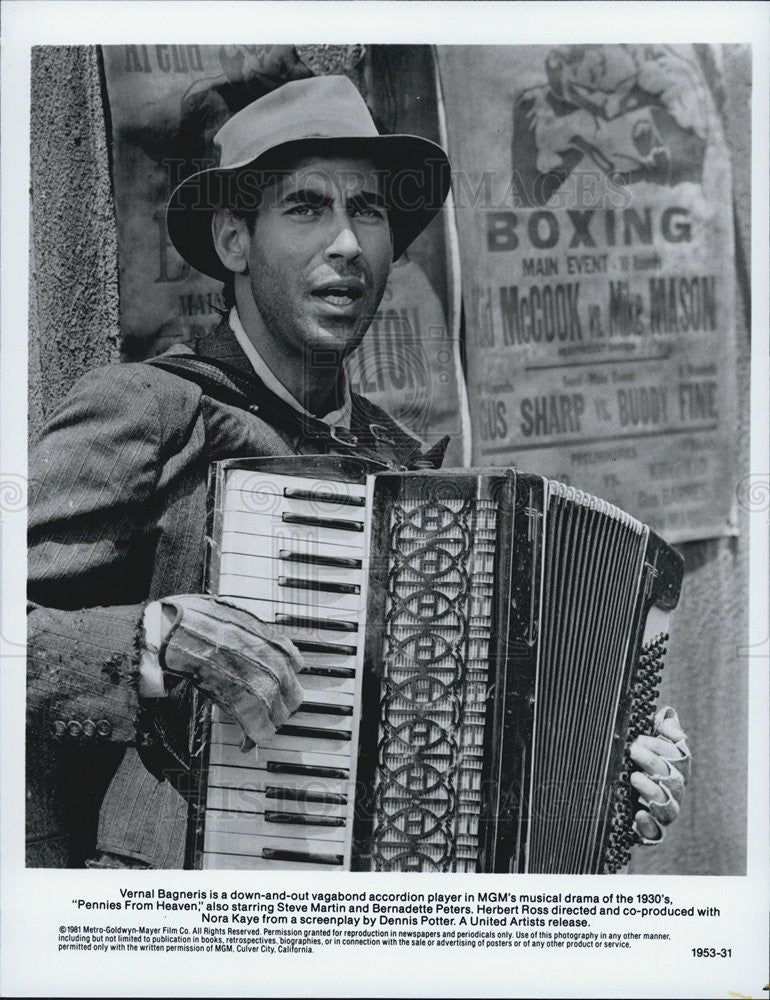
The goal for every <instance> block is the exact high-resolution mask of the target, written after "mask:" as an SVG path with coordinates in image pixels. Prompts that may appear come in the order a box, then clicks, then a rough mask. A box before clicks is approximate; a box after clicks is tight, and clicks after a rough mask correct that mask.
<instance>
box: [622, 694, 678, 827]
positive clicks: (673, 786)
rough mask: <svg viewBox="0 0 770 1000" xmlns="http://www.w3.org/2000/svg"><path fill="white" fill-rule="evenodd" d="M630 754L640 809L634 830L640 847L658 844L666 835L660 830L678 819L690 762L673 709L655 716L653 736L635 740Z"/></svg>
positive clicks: (662, 710)
mask: <svg viewBox="0 0 770 1000" xmlns="http://www.w3.org/2000/svg"><path fill="white" fill-rule="evenodd" d="M630 753H631V760H632V761H633V762H634V764H636V766H637V768H639V770H638V771H634V772H633V774H632V775H631V784H632V785H633V787H634V788H635V790H636V792H637V793H638V795H639V804H640V805H641V806H642V808H641V809H640V810H639V811H638V812H637V813H636V816H635V817H634V829H635V830H636V833H637V834H638V836H639V841H640V843H642V844H659V843H660V842H661V841H662V840H663V837H664V835H665V830H664V829H663V828H664V827H665V826H668V824H669V823H671V822H673V820H675V819H676V817H677V816H678V815H679V803H680V802H681V800H682V793H683V791H684V786H685V785H686V784H687V779H688V778H689V775H690V761H691V759H692V757H691V754H690V750H689V748H688V746H687V737H686V736H685V734H684V732H683V731H682V728H681V726H680V724H679V716H678V715H677V714H676V712H675V711H674V709H673V708H664V709H661V711H660V712H658V714H657V715H656V716H655V725H654V735H653V736H639V737H637V739H635V740H634V742H633V743H632V744H631V751H630Z"/></svg>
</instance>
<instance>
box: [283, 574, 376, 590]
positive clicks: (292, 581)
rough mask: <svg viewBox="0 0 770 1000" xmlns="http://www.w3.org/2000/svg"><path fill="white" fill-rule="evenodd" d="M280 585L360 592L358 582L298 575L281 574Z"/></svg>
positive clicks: (295, 587) (300, 588)
mask: <svg viewBox="0 0 770 1000" xmlns="http://www.w3.org/2000/svg"><path fill="white" fill-rule="evenodd" d="M278 586H279V587H293V588H294V589H295V590H318V591H321V592H322V593H324V594H360V593H361V588H360V586H359V585H358V584H357V583H336V582H332V581H330V580H303V579H302V578H301V577H296V576H279V577H278Z"/></svg>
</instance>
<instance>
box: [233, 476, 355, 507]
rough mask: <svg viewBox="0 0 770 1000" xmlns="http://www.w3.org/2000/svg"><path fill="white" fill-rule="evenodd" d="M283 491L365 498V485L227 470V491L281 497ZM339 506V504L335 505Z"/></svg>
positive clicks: (308, 477) (306, 477) (307, 477)
mask: <svg viewBox="0 0 770 1000" xmlns="http://www.w3.org/2000/svg"><path fill="white" fill-rule="evenodd" d="M285 489H300V490H309V491H310V492H312V493H318V494H322V495H326V496H328V495H329V494H337V495H340V496H346V497H355V498H357V499H363V498H365V497H366V484H365V483H345V482H340V481H339V480H335V479H321V478H313V477H311V476H292V475H280V474H276V473H272V472H262V471H261V470H255V469H229V470H228V472H227V490H228V492H229V491H230V490H239V491H241V492H244V493H254V492H258V493H273V494H275V495H276V496H283V493H284V490H285ZM337 506H339V504H338V505H337Z"/></svg>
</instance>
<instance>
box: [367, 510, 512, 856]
mask: <svg viewBox="0 0 770 1000" xmlns="http://www.w3.org/2000/svg"><path fill="white" fill-rule="evenodd" d="M495 527H496V505H495V504H494V502H493V501H491V500H483V499H482V500H461V499H454V500H453V499H447V500H443V501H439V500H436V499H435V498H434V499H431V500H429V501H421V500H408V499H401V500H398V501H396V502H395V503H394V504H393V507H392V509H391V515H390V525H389V530H390V551H391V563H390V571H389V577H388V585H387V594H388V597H387V603H386V609H385V628H384V640H385V641H384V678H383V682H382V688H381V699H380V712H379V723H378V725H379V733H378V774H377V778H376V783H375V789H374V811H375V816H374V821H375V822H374V828H375V831H376V833H375V837H374V843H373V851H372V859H373V867H374V868H375V869H377V870H390V871H461V872H462V871H475V870H476V865H477V857H478V846H479V845H478V840H479V830H478V824H479V812H480V808H481V792H482V789H481V780H482V767H483V755H484V754H483V751H484V723H485V711H486V697H487V684H488V660H489V643H490V621H491V610H492V597H493V588H494V573H493V571H494V552H495Z"/></svg>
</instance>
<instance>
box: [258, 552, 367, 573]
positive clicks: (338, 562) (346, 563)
mask: <svg viewBox="0 0 770 1000" xmlns="http://www.w3.org/2000/svg"><path fill="white" fill-rule="evenodd" d="M278 558H279V559H284V560H286V561H287V562H299V563H307V564H308V565H310V566H341V567H342V569H362V568H363V562H362V560H361V559H349V558H347V557H344V556H315V555H311V554H310V553H309V552H292V551H291V550H290V549H281V550H280V552H279V553H278Z"/></svg>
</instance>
